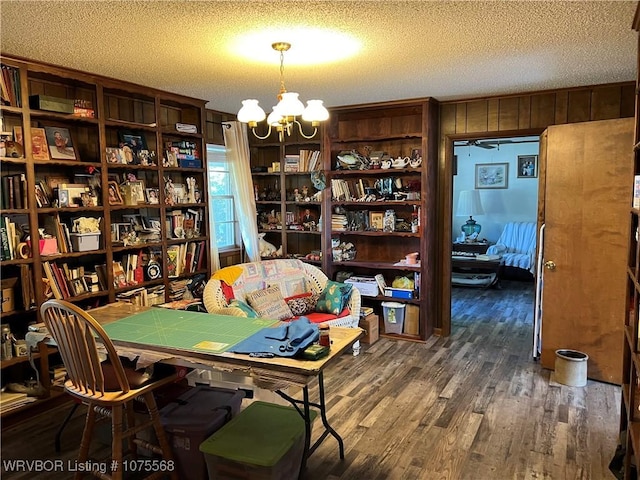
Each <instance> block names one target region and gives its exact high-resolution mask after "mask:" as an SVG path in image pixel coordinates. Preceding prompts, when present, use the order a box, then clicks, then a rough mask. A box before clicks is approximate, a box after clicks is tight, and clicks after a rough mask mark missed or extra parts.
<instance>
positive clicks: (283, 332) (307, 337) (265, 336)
mask: <svg viewBox="0 0 640 480" xmlns="http://www.w3.org/2000/svg"><path fill="white" fill-rule="evenodd" d="M318 336H319V333H318V325H316V324H315V323H311V322H310V321H309V319H308V318H307V317H300V318H299V319H298V320H294V321H292V322H290V323H285V324H283V325H280V326H278V327H274V328H271V327H268V328H263V329H262V330H260V331H259V332H256V333H254V334H253V335H251V336H250V337H248V338H245V339H244V340H242V341H241V342H240V343H237V344H236V345H234V346H233V347H231V348H230V351H232V352H234V353H261V354H265V353H266V354H272V355H275V356H278V357H293V356H295V355H297V354H298V352H301V351H302V350H304V349H305V348H307V347H308V346H309V345H311V344H312V343H314V342H317V341H318Z"/></svg>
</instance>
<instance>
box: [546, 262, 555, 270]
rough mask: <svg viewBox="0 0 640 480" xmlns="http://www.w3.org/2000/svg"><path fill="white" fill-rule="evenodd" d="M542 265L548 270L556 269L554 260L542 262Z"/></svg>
mask: <svg viewBox="0 0 640 480" xmlns="http://www.w3.org/2000/svg"><path fill="white" fill-rule="evenodd" d="M544 266H545V267H547V268H548V269H549V270H555V269H556V263H555V262H554V261H552V260H549V261H546V262H544Z"/></svg>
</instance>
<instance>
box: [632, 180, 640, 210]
mask: <svg viewBox="0 0 640 480" xmlns="http://www.w3.org/2000/svg"><path fill="white" fill-rule="evenodd" d="M632 206H633V208H640V175H635V176H634V177H633V205H632Z"/></svg>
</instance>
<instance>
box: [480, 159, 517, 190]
mask: <svg viewBox="0 0 640 480" xmlns="http://www.w3.org/2000/svg"><path fill="white" fill-rule="evenodd" d="M508 186H509V164H508V163H478V164H476V188H508Z"/></svg>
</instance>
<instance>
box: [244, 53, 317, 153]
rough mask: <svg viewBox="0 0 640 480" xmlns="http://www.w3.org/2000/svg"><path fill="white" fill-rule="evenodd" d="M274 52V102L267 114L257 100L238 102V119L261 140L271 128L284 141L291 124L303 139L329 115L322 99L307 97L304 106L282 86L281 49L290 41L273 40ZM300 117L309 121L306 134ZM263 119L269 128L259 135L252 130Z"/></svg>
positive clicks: (268, 133)
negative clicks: (277, 59)
mask: <svg viewBox="0 0 640 480" xmlns="http://www.w3.org/2000/svg"><path fill="white" fill-rule="evenodd" d="M271 48H273V49H274V50H275V51H277V52H280V92H279V93H278V104H277V105H276V106H275V107H273V111H272V112H271V113H270V114H269V116H268V117H267V115H266V113H265V111H264V110H263V109H262V107H260V105H258V100H255V99H248V100H243V101H242V108H241V109H240V111H238V121H240V122H243V123H247V124H248V125H249V128H251V132H252V133H253V134H254V135H255V136H256V137H257V138H259V139H260V140H265V139H266V138H268V137H269V135H271V129H272V128H275V130H276V131H277V132H278V138H279V139H280V141H281V142H282V141H284V136H285V134H286V135H287V136H291V133H292V132H293V131H294V127H297V128H298V131H299V132H300V135H302V136H303V137H304V138H313V137H314V136H315V135H316V133H318V126H319V125H320V122H322V121H324V120H327V119H328V118H329V112H328V111H327V109H326V108H325V107H324V105H322V100H309V101H308V102H307V107H306V108H305V106H304V104H303V103H302V102H301V101H300V100H299V99H298V94H297V93H295V92H287V89H286V88H285V86H284V52H286V51H287V50H289V49H290V48H291V44H289V43H286V42H276V43H274V44H272V45H271ZM300 116H302V120H304V121H305V122H311V127H312V128H313V133H311V134H310V135H307V134H305V133H304V131H303V127H302V124H301V123H300V122H299V121H298V119H297V117H300ZM265 118H266V119H267V125H268V127H269V131H268V132H267V134H266V135H264V136H260V135H258V132H257V131H256V127H257V126H258V122H261V121H262V120H264V119H265Z"/></svg>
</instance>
